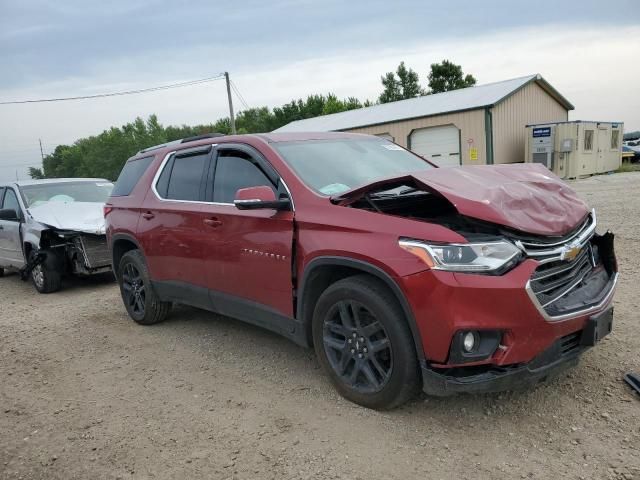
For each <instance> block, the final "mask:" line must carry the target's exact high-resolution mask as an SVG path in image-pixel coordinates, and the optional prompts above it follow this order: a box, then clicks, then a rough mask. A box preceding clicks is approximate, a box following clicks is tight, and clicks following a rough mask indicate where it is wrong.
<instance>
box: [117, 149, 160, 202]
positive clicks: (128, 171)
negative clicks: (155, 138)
mask: <svg viewBox="0 0 640 480" xmlns="http://www.w3.org/2000/svg"><path fill="white" fill-rule="evenodd" d="M151 160H153V157H144V158H137V159H135V160H129V161H128V162H127V163H125V165H124V167H123V168H122V171H121V172H120V175H118V180H117V181H116V186H115V187H113V191H112V192H111V196H112V197H123V196H127V195H130V194H131V192H132V191H133V189H134V188H135V186H136V184H137V183H138V180H140V177H142V175H143V174H144V172H146V171H147V168H148V167H149V165H150V164H151Z"/></svg>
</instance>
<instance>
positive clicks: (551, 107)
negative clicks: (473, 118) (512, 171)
mask: <svg viewBox="0 0 640 480" xmlns="http://www.w3.org/2000/svg"><path fill="white" fill-rule="evenodd" d="M491 113H492V116H493V161H494V163H517V162H524V160H525V159H524V157H523V153H524V152H525V145H526V141H527V130H526V128H525V126H526V125H528V124H533V123H545V122H563V121H566V120H568V119H569V112H568V111H567V109H566V108H564V107H563V106H562V105H560V104H559V103H558V102H557V101H555V100H554V99H553V97H551V95H549V94H548V93H547V92H545V91H544V90H543V89H542V87H540V86H539V85H538V84H536V83H535V82H531V83H529V84H528V85H526V86H525V87H524V88H521V89H520V90H518V91H517V92H516V93H514V94H513V95H511V96H510V97H509V98H507V99H506V100H505V101H503V102H501V103H499V104H498V105H496V106H495V107H494V108H492V109H491Z"/></svg>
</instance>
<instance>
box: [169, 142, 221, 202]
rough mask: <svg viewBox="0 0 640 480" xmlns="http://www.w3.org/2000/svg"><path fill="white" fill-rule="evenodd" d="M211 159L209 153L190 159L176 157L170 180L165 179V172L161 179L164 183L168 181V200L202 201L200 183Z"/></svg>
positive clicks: (192, 156)
mask: <svg viewBox="0 0 640 480" xmlns="http://www.w3.org/2000/svg"><path fill="white" fill-rule="evenodd" d="M208 158H209V153H206V154H201V155H191V156H188V157H175V158H174V159H173V162H172V163H173V164H172V165H169V164H167V167H171V172H170V173H168V174H167V175H168V178H166V177H164V175H165V171H166V170H167V168H165V171H163V172H162V174H161V177H163V178H160V180H161V182H159V183H162V182H163V181H165V179H166V180H167V193H166V198H167V199H169V200H191V201H197V200H200V183H201V182H202V177H203V173H204V166H205V164H206V163H207V159H208Z"/></svg>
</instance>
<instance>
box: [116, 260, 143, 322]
mask: <svg viewBox="0 0 640 480" xmlns="http://www.w3.org/2000/svg"><path fill="white" fill-rule="evenodd" d="M122 292H123V293H122V294H123V300H124V302H125V305H127V306H128V307H129V309H130V311H131V312H133V314H134V315H135V316H136V317H137V316H140V317H144V313H145V302H146V299H147V294H146V291H145V284H144V280H143V279H142V276H141V275H140V272H139V271H138V269H137V268H136V266H135V265H134V264H133V263H127V264H126V265H125V267H124V271H123V272H122Z"/></svg>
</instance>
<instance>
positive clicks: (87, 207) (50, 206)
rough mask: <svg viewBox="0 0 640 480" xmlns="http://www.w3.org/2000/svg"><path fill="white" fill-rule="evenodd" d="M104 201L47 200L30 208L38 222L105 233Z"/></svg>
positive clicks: (81, 230)
mask: <svg viewBox="0 0 640 480" xmlns="http://www.w3.org/2000/svg"><path fill="white" fill-rule="evenodd" d="M103 205H104V204H103V203H94V202H68V203H66V202H47V203H43V204H41V205H37V206H35V207H31V208H29V209H28V210H29V213H30V214H31V216H32V217H33V219H34V220H35V221H36V222H39V223H42V224H45V225H47V226H49V227H53V228H56V229H58V230H72V231H75V232H81V233H91V234H93V235H104V233H105V223H104V216H103V215H104V214H103V211H102V207H103Z"/></svg>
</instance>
